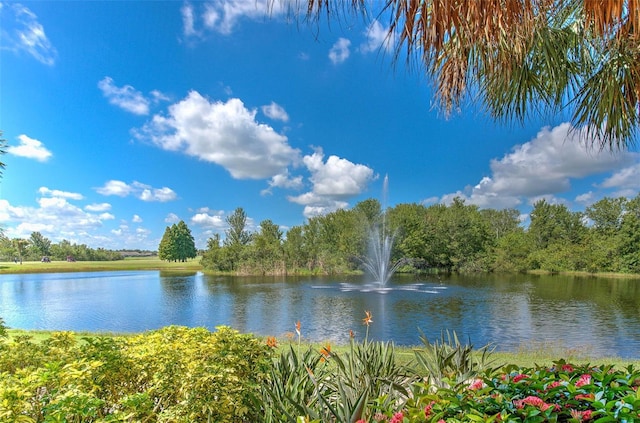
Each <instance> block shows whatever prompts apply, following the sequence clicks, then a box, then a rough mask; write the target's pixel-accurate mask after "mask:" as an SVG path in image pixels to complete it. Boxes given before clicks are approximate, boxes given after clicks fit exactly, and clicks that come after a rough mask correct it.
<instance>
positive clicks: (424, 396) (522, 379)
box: [404, 361, 640, 423]
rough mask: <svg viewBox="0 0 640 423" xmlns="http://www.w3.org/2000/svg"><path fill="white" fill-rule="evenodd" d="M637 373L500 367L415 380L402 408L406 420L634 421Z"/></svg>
mask: <svg viewBox="0 0 640 423" xmlns="http://www.w3.org/2000/svg"><path fill="white" fill-rule="evenodd" d="M639 385H640V371H638V370H636V369H634V368H633V366H629V367H627V368H625V369H615V368H613V367H612V366H589V365H583V366H574V365H571V364H568V363H566V362H564V361H558V362H556V363H554V366H552V367H551V368H547V367H535V368H526V369H522V368H518V367H515V366H507V367H503V368H502V369H500V370H489V371H487V372H485V373H484V374H483V375H482V376H479V377H476V378H474V379H473V380H469V381H468V382H467V383H464V384H457V385H455V386H449V387H445V388H440V389H438V390H437V391H435V392H433V390H430V389H429V387H428V386H426V385H421V384H419V383H418V384H415V386H414V396H413V398H412V399H411V400H410V401H409V402H408V403H407V406H406V407H405V410H404V412H405V415H406V416H407V417H408V420H409V421H411V422H427V423H438V422H446V423H453V422H473V421H482V422H514V423H515V422H527V423H538V422H594V423H605V422H622V423H632V422H639V421H640V414H639V413H640V393H639V392H638V386H639Z"/></svg>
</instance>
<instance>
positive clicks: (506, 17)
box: [272, 0, 640, 149]
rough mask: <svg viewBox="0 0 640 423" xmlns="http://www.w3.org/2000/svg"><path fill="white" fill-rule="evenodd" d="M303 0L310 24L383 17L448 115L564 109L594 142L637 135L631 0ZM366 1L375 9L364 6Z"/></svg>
mask: <svg viewBox="0 0 640 423" xmlns="http://www.w3.org/2000/svg"><path fill="white" fill-rule="evenodd" d="M272 1H277V0H272ZM305 3H306V7H305V8H304V10H305V12H306V16H307V18H309V19H310V20H313V21H317V20H318V18H319V17H320V16H321V15H322V14H323V13H325V12H326V14H327V15H328V16H329V17H335V16H339V15H341V14H343V13H348V12H346V11H352V12H355V13H361V14H362V15H363V16H364V17H365V18H371V17H376V18H389V27H388V40H389V41H391V42H393V41H395V48H396V52H395V57H396V59H397V58H399V57H400V56H402V55H403V52H405V51H406V54H407V57H408V61H409V62H412V61H415V62H417V67H419V68H421V69H423V70H424V72H425V74H426V75H427V76H428V78H429V79H431V80H432V81H433V85H434V87H435V97H436V103H437V104H438V105H439V106H440V107H441V108H442V109H443V110H444V111H445V113H447V114H448V113H451V112H452V111H454V110H458V109H459V108H460V106H461V105H462V104H463V103H464V102H465V101H467V100H471V99H472V100H477V101H478V102H480V103H481V104H482V106H484V108H485V109H486V110H487V111H488V112H489V113H490V114H491V115H492V116H493V117H494V118H495V119H497V120H515V121H518V122H523V121H525V120H526V118H527V117H528V116H530V115H531V114H536V115H537V114H540V113H541V112H542V113H545V112H548V113H549V114H555V113H557V112H558V111H562V112H568V113H570V114H571V115H572V118H571V120H572V124H573V126H574V127H577V128H582V129H583V130H584V132H581V134H582V135H586V136H585V137H584V138H585V139H586V140H588V141H589V142H592V143H597V144H598V146H599V147H600V148H607V147H608V148H610V149H618V148H626V147H627V146H628V145H630V144H632V143H633V140H634V139H635V138H636V136H637V129H638V124H639V123H640V107H639V99H640V42H639V41H640V31H639V30H638V28H640V13H639V12H638V10H637V8H638V5H637V1H636V0H606V1H592V0H492V1H488V0H487V1H466V0H418V1H415V0H385V1H383V2H366V1H365V0H351V1H350V2H348V3H347V4H349V5H350V7H348V6H345V2H344V1H341V0H334V1H330V0H326V1H315V0H307V2H305ZM370 4H371V5H373V6H371V7H376V8H377V10H369V5H370ZM296 5H298V3H297V2H293V3H292V4H291V6H290V7H292V8H295V7H297V6H296ZM379 10H383V14H382V16H381V15H380V13H379V12H378V11H379Z"/></svg>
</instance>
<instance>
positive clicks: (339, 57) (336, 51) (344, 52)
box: [329, 37, 351, 65]
mask: <svg viewBox="0 0 640 423" xmlns="http://www.w3.org/2000/svg"><path fill="white" fill-rule="evenodd" d="M350 46H351V41H349V40H348V39H346V38H342V37H340V38H338V41H336V42H335V44H333V46H332V47H331V49H330V50H329V59H330V60H331V62H332V63H333V64H334V65H338V64H340V63H343V62H344V61H346V60H347V59H348V58H349V55H350V54H351V51H350V50H349V47H350Z"/></svg>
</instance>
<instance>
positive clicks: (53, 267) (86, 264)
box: [0, 257, 202, 274]
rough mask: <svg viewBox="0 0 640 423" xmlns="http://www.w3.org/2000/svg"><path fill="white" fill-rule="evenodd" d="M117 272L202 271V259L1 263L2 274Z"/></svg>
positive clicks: (153, 258) (133, 258)
mask: <svg viewBox="0 0 640 423" xmlns="http://www.w3.org/2000/svg"><path fill="white" fill-rule="evenodd" d="M109 270H111V271H116V270H167V271H171V270H175V271H194V272H195V271H199V270H202V266H201V265H200V257H196V258H195V259H190V260H187V261H186V262H168V261H163V260H160V259H159V258H158V257H127V258H125V259H124V260H117V261H74V262H67V261H52V262H50V263H42V262H39V261H25V262H23V263H22V264H20V263H14V262H12V261H5V262H0V274H3V273H58V272H91V271H109Z"/></svg>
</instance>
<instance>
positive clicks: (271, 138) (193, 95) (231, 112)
mask: <svg viewBox="0 0 640 423" xmlns="http://www.w3.org/2000/svg"><path fill="white" fill-rule="evenodd" d="M256 113H257V112H256V110H249V109H247V108H246V107H245V106H244V104H243V103H242V101H240V100H239V99H237V98H232V99H230V100H228V101H227V102H225V103H223V102H220V101H216V102H210V101H209V100H207V99H206V98H204V97H203V96H202V95H200V94H199V93H198V92H196V91H191V92H190V93H189V95H188V96H187V97H186V98H185V99H184V100H182V101H180V102H179V103H176V104H173V105H171V106H170V107H169V110H168V114H167V115H166V116H163V115H155V116H153V118H152V120H151V121H150V122H148V123H147V124H146V125H145V126H144V127H143V128H142V129H140V130H137V131H134V135H135V136H136V137H138V138H140V139H148V140H150V141H151V142H153V143H154V144H156V145H157V146H159V147H161V148H163V149H165V150H171V151H183V152H184V153H185V154H187V155H190V156H194V157H197V158H199V159H201V160H206V161H209V162H213V163H216V164H218V165H220V166H223V167H224V168H225V169H227V170H228V171H229V173H230V174H231V176H233V177H234V178H236V179H263V178H270V177H272V176H274V175H278V174H281V173H283V172H284V170H285V169H286V168H287V166H289V165H290V164H291V163H294V162H296V161H298V160H299V155H300V152H299V150H297V149H294V148H292V147H291V146H289V144H288V142H287V137H286V136H284V135H281V134H278V133H277V132H275V131H274V130H273V128H271V127H270V126H268V125H265V124H261V123H258V122H257V121H256V120H255V116H256Z"/></svg>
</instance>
